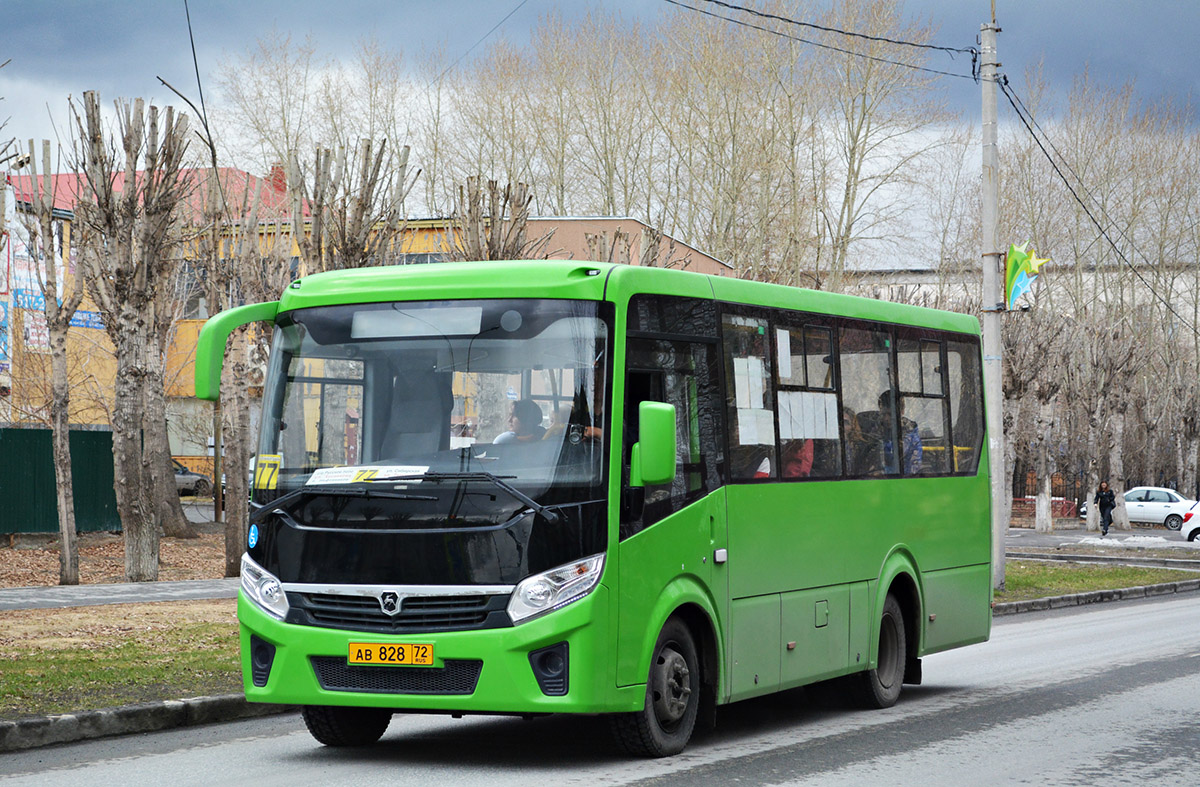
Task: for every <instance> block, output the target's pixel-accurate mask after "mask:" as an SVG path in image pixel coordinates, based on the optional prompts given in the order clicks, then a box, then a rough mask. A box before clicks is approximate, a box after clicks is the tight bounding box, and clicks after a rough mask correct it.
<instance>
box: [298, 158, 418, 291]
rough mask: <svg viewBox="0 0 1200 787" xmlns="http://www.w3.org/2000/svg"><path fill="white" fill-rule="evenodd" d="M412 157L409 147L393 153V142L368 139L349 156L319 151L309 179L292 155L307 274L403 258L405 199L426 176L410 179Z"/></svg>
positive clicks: (300, 245)
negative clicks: (307, 217) (418, 179)
mask: <svg viewBox="0 0 1200 787" xmlns="http://www.w3.org/2000/svg"><path fill="white" fill-rule="evenodd" d="M408 157H409V148H408V146H405V147H403V148H401V149H400V151H399V153H398V154H392V153H391V152H390V151H389V150H388V147H387V140H380V141H378V142H376V141H374V140H370V139H363V140H359V142H358V144H357V145H356V146H355V147H354V149H353V151H351V153H350V156H349V158H348V157H347V151H346V149H345V148H339V149H338V150H337V151H336V153H335V152H334V151H333V150H330V149H328V148H321V149H318V150H317V153H316V159H315V163H314V166H313V169H312V172H311V173H309V174H307V175H306V173H305V172H304V171H303V170H302V169H301V167H300V161H299V156H298V155H297V154H296V151H291V153H290V154H289V157H288V162H289V175H288V192H289V195H290V200H291V208H292V233H293V237H295V238H296V240H297V245H298V246H299V248H300V258H301V270H300V273H301V275H304V274H306V273H319V272H321V271H326V270H338V269H342V268H362V267H366V266H368V265H382V264H387V263H390V262H395V261H397V260H398V259H399V257H400V254H401V253H402V249H401V248H400V240H401V236H402V233H403V230H404V227H405V225H406V222H405V218H404V200H405V198H406V197H407V196H408V193H409V192H410V191H411V190H412V187H413V185H414V184H415V182H416V179H417V177H418V176H419V175H420V171H418V172H416V173H413V174H412V175H411V177H410V176H409V172H408ZM306 209H307V211H308V213H309V215H310V216H311V219H310V220H308V221H306V216H305V211H306ZM306 225H307V226H308V229H307V230H306Z"/></svg>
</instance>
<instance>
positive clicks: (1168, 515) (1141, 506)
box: [1125, 486, 1196, 530]
mask: <svg viewBox="0 0 1200 787" xmlns="http://www.w3.org/2000/svg"><path fill="white" fill-rule="evenodd" d="M1195 503H1196V501H1195V500H1188V499H1187V498H1186V497H1184V496H1183V495H1181V494H1179V493H1178V492H1176V491H1175V490H1174V489H1166V488H1164V487H1161V486H1135V487H1134V488H1133V489H1130V490H1129V491H1128V492H1126V493H1125V510H1126V511H1128V512H1129V521H1130V522H1150V523H1152V524H1155V525H1166V526H1167V529H1168V530H1178V529H1179V527H1180V526H1181V525H1182V524H1183V515H1184V514H1186V513H1188V511H1189V509H1191V508H1192V507H1193V506H1194V505H1195Z"/></svg>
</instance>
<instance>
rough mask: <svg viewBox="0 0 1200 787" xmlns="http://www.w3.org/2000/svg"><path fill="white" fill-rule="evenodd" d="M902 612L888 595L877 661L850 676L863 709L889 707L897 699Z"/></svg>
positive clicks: (903, 642) (903, 654)
mask: <svg viewBox="0 0 1200 787" xmlns="http://www.w3.org/2000/svg"><path fill="white" fill-rule="evenodd" d="M907 648H908V643H907V637H906V636H905V631H904V612H903V610H901V609H900V602H898V601H896V597H895V596H893V595H891V594H890V593H889V594H888V597H887V600H886V601H884V602H883V614H882V615H881V616H880V619H879V660H878V662H877V665H876V667H875V669H870V670H867V671H866V672H860V673H858V674H857V675H855V676H853V677H854V683H853V684H852V685H853V686H854V694H855V698H856V699H857V700H858V702H859V704H861V705H862V706H864V707H867V708H890V707H892V706H893V705H895V704H896V700H898V699H900V687H901V686H902V685H903V683H904V666H905V663H906V661H907V658H908V650H907Z"/></svg>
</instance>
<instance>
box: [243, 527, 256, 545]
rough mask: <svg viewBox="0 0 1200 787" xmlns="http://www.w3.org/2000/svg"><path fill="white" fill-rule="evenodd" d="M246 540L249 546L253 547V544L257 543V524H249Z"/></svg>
mask: <svg viewBox="0 0 1200 787" xmlns="http://www.w3.org/2000/svg"><path fill="white" fill-rule="evenodd" d="M246 540H247V541H249V542H250V548H251V549H254V545H255V544H257V543H258V525H251V526H250V537H249V538H248V539H246Z"/></svg>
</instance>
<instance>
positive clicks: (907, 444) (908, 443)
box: [879, 391, 923, 475]
mask: <svg viewBox="0 0 1200 787" xmlns="http://www.w3.org/2000/svg"><path fill="white" fill-rule="evenodd" d="M879 410H880V412H882V413H890V412H891V411H892V392H891V391H884V392H883V393H881V394H880V395H879ZM897 415H898V416H899V418H900V454H901V470H902V472H903V473H904V475H918V474H920V472H921V456H922V452H923V451H922V446H921V433H920V430H919V429H918V428H917V422H916V421H914V420H912V419H911V418H905V417H904V397H903V396H902V397H900V407H899V409H898V410H897ZM883 461H884V466H885V467H887V468H888V472H889V473H895V472H896V457H895V450H894V449H893V446H892V438H891V430H888V433H887V434H886V435H885V437H884V441H883Z"/></svg>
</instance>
